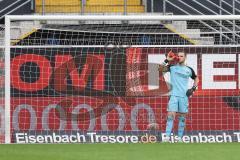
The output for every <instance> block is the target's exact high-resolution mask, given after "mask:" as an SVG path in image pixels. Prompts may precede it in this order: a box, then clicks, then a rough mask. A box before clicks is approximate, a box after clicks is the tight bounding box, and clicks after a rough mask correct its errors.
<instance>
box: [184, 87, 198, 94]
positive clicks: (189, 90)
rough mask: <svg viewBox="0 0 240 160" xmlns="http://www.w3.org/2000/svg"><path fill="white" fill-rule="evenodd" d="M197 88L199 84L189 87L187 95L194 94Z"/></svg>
mask: <svg viewBox="0 0 240 160" xmlns="http://www.w3.org/2000/svg"><path fill="white" fill-rule="evenodd" d="M196 89H197V86H193V87H192V88H191V89H188V90H187V93H186V95H187V96H188V97H191V96H192V95H193V93H194V92H195V91H196Z"/></svg>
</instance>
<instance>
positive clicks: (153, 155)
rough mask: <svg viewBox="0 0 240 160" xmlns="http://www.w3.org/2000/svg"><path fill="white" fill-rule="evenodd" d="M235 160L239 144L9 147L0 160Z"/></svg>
mask: <svg viewBox="0 0 240 160" xmlns="http://www.w3.org/2000/svg"><path fill="white" fill-rule="evenodd" d="M28 159H29V160H48V159H49V160H76V159H77V160H95V159H96V160H125V159H126V160H155V159H156V160H165V159H167V160H178V159H180V160H225V159H226V160H239V159H240V143H221V144H220V143H214V144H196V143H195V144H183V143H181V144H180V143H178V144H169V143H156V144H11V145H0V160H28Z"/></svg>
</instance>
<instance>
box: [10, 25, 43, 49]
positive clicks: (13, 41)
mask: <svg viewBox="0 0 240 160" xmlns="http://www.w3.org/2000/svg"><path fill="white" fill-rule="evenodd" d="M37 30H38V29H36V28H34V29H32V30H31V31H30V32H27V33H25V34H23V35H22V36H20V37H19V38H18V39H17V40H12V41H11V42H12V45H15V44H16V43H18V42H20V41H21V40H23V39H25V38H27V37H28V36H30V35H31V34H33V33H34V32H36V31H37Z"/></svg>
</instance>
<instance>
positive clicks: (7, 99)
mask: <svg viewBox="0 0 240 160" xmlns="http://www.w3.org/2000/svg"><path fill="white" fill-rule="evenodd" d="M18 20H24V21H28V20H56V21H57V20H60V21H64V20H65V21H69V20H78V21H91V20H92V21H93V20H101V21H129V20H132V21H171V20H182V21H183V20H240V15H187V16H186V15H166V16H164V15H146V14H145V15H74V16H73V15H44V16H42V15H21V16H20V15H7V16H5V39H4V40H5V45H4V47H5V54H4V58H5V63H4V64H5V98H4V100H5V122H4V123H5V133H4V134H5V143H11V124H10V122H11V117H10V115H11V113H10V98H11V97H10V96H11V95H10V85H11V83H10V80H11V79H10V76H11V75H10V50H11V37H10V29H11V21H18ZM139 46H141V47H157V46H156V45H153V46H143V45H139ZM183 46H184V47H198V46H199V47H200V45H189V46H186V45H179V46H176V45H175V46H173V45H167V47H183ZM204 46H206V47H209V46H208V45H201V47H204ZM227 46H228V47H231V45H227ZM232 46H236V45H232ZM22 47H23V46H22ZM26 47H28V46H26ZM31 47H34V46H31ZM38 47H42V46H38ZM45 47H46V46H44V48H45ZM51 47H52V46H51ZM55 47H60V46H55ZM61 47H63V46H61ZM67 47H78V46H67ZM81 47H82V46H81ZM95 47H96V46H95ZM99 47H103V46H99ZM122 47H127V46H122ZM132 47H138V46H132ZM161 47H163V46H161ZM165 47H166V46H165ZM14 48H16V47H14Z"/></svg>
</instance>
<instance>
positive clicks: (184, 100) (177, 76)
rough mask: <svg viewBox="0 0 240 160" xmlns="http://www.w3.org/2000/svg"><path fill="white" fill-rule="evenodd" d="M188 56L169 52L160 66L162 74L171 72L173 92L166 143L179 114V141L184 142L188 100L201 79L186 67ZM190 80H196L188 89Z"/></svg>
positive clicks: (168, 109) (168, 114)
mask: <svg viewBox="0 0 240 160" xmlns="http://www.w3.org/2000/svg"><path fill="white" fill-rule="evenodd" d="M185 60H186V54H185V53H184V52H179V53H178V54H177V55H175V54H174V53H173V52H169V53H168V55H167V58H166V60H165V61H164V62H163V63H162V64H160V65H159V71H160V72H170V80H171V81H170V82H171V86H172V90H171V92H170V99H169V102H168V108H167V112H168V113H167V124H166V139H165V140H164V141H165V142H168V141H169V140H170V135H171V132H172V128H173V124H174V119H175V117H176V113H178V120H179V122H178V141H182V137H183V133H184V128H185V123H186V114H187V113H188V98H189V97H190V96H192V95H193V93H194V91H195V90H196V88H197V85H198V82H199V79H198V77H197V75H196V74H195V72H194V70H193V69H192V68H191V67H189V66H187V65H185ZM171 61H177V64H176V65H169V62H171ZM189 78H192V79H193V80H194V83H193V86H192V88H191V89H188V81H189Z"/></svg>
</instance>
